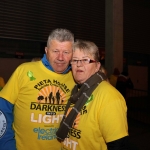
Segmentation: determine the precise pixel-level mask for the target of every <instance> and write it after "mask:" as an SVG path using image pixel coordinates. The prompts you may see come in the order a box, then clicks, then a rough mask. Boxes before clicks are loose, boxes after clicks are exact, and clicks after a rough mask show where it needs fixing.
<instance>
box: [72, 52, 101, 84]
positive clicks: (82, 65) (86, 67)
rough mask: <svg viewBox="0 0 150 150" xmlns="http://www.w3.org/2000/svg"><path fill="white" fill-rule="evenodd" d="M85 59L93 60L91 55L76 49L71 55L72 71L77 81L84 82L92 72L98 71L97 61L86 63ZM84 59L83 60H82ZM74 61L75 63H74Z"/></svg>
mask: <svg viewBox="0 0 150 150" xmlns="http://www.w3.org/2000/svg"><path fill="white" fill-rule="evenodd" d="M87 60H94V58H93V56H91V55H90V54H88V53H85V52H84V51H80V50H79V49H76V50H75V51H74V52H73V57H72V62H73V63H71V64H72V72H73V76H74V79H75V81H76V82H77V83H79V84H81V83H84V82H85V81H86V80H87V79H88V78H90V77H91V76H92V75H93V74H95V73H96V72H98V70H99V68H100V63H99V62H92V61H91V62H92V63H86V62H87ZM83 61H84V62H83ZM74 62H76V63H74Z"/></svg>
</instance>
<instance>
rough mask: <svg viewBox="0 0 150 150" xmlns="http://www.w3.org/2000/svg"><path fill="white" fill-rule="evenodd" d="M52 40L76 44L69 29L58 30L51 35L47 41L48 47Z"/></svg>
mask: <svg viewBox="0 0 150 150" xmlns="http://www.w3.org/2000/svg"><path fill="white" fill-rule="evenodd" d="M52 40H57V41H59V42H65V41H69V42H72V43H74V34H73V33H72V32H71V31H69V30H67V29H62V28H58V29H55V30H53V31H52V32H51V33H50V35H49V37H48V40H47V47H50V42H51V41H52Z"/></svg>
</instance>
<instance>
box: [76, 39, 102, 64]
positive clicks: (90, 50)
mask: <svg viewBox="0 0 150 150" xmlns="http://www.w3.org/2000/svg"><path fill="white" fill-rule="evenodd" d="M76 49H79V50H80V51H83V52H84V53H87V54H90V55H92V56H93V57H94V60H96V61H97V62H99V61H100V54H99V49H98V47H97V46H96V44H95V43H94V42H91V41H84V40H76V42H75V43H74V46H73V52H74V51H75V50H76Z"/></svg>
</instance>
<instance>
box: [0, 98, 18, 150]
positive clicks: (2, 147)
mask: <svg viewBox="0 0 150 150" xmlns="http://www.w3.org/2000/svg"><path fill="white" fill-rule="evenodd" d="M13 107H14V105H13V104H11V103H10V102H8V101H7V100H5V99H3V98H1V97H0V150H16V141H15V138H14V137H15V134H14V130H13V129H12V123H13V120H14V117H13Z"/></svg>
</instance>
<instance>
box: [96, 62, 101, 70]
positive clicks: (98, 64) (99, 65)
mask: <svg viewBox="0 0 150 150" xmlns="http://www.w3.org/2000/svg"><path fill="white" fill-rule="evenodd" d="M100 67H101V63H100V62H97V63H96V71H99V70H100Z"/></svg>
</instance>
